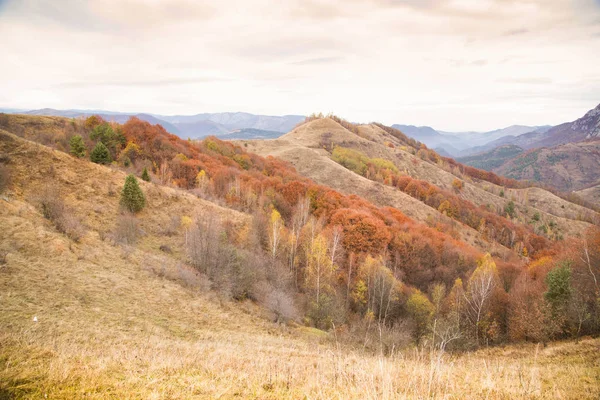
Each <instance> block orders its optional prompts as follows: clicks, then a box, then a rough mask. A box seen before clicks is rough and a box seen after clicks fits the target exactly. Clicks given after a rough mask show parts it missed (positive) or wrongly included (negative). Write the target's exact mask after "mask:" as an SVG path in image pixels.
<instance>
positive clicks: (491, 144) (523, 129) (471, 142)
mask: <svg viewBox="0 0 600 400" xmlns="http://www.w3.org/2000/svg"><path fill="white" fill-rule="evenodd" d="M393 127H394V128H396V129H399V130H401V131H402V132H403V133H404V134H406V135H408V136H410V137H412V138H414V139H416V140H418V141H419V142H421V143H424V144H426V145H427V146H428V147H430V148H432V149H434V150H436V151H438V152H439V153H440V154H442V155H449V156H451V157H459V156H462V157H464V156H469V155H472V154H477V153H480V152H484V151H487V150H490V149H493V148H495V147H497V146H501V145H505V144H508V143H510V140H508V141H506V138H515V137H517V136H520V135H523V134H526V133H529V132H540V133H541V132H546V131H548V130H549V129H550V128H552V127H551V126H524V125H512V126H509V127H507V128H503V129H496V130H493V131H489V132H444V131H437V130H435V129H433V128H431V127H429V126H413V125H399V124H396V125H393Z"/></svg>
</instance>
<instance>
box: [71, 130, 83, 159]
mask: <svg viewBox="0 0 600 400" xmlns="http://www.w3.org/2000/svg"><path fill="white" fill-rule="evenodd" d="M69 146H70V147H71V154H72V155H74V156H75V157H78V158H82V157H85V143H83V138H82V137H81V135H75V136H73V137H72V138H71V140H70V141H69Z"/></svg>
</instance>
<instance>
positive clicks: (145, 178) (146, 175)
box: [142, 167, 150, 182]
mask: <svg viewBox="0 0 600 400" xmlns="http://www.w3.org/2000/svg"><path fill="white" fill-rule="evenodd" d="M142 179H143V180H145V181H146V182H150V174H148V168H146V167H144V170H143V171H142Z"/></svg>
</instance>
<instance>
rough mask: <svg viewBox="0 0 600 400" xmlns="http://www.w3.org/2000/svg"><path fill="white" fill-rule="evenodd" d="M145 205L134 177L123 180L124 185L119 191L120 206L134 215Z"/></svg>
mask: <svg viewBox="0 0 600 400" xmlns="http://www.w3.org/2000/svg"><path fill="white" fill-rule="evenodd" d="M145 205H146V197H145V196H144V192H142V189H141V188H140V185H139V184H138V181H137V179H136V178H135V176H134V175H128V176H127V178H125V185H123V190H122V191H121V206H122V207H123V208H125V209H126V210H127V211H130V212H132V213H136V212H138V211H141V210H142V209H143V208H144V206H145Z"/></svg>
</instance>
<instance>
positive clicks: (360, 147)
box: [244, 118, 596, 243]
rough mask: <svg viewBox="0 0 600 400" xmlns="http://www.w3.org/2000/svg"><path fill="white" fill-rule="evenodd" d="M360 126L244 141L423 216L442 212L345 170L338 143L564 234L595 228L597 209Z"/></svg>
mask: <svg viewBox="0 0 600 400" xmlns="http://www.w3.org/2000/svg"><path fill="white" fill-rule="evenodd" d="M355 129H356V132H352V131H351V130H349V129H347V128H345V127H344V126H342V125H340V124H339V123H338V122H336V121H333V120H331V119H327V118H322V119H316V120H313V121H310V122H308V123H306V124H304V125H301V126H299V127H298V128H296V129H295V130H293V131H292V132H290V133H288V134H286V135H284V136H283V137H281V138H280V139H277V140H273V141H248V142H244V143H245V145H247V146H248V149H250V150H251V151H254V152H257V153H258V154H261V155H274V156H277V157H280V158H283V159H285V160H286V161H289V162H291V163H292V164H293V165H294V166H295V167H296V168H297V169H298V171H299V172H300V173H301V174H303V175H306V176H309V177H311V178H312V179H314V180H316V181H317V182H319V183H322V184H324V185H328V186H331V187H335V188H337V189H338V190H342V191H344V192H346V193H355V194H358V195H360V196H363V197H365V198H368V199H369V200H371V201H373V202H375V203H377V204H384V205H392V206H394V207H397V208H398V209H400V210H402V211H403V212H405V213H406V214H407V215H410V216H412V217H413V218H417V219H420V220H426V218H428V217H429V216H440V213H439V212H438V210H437V209H432V208H431V207H430V206H428V205H426V204H424V203H423V202H422V201H419V200H418V199H415V198H413V197H411V196H407V195H406V194H405V193H402V192H401V191H399V190H393V189H392V190H390V188H387V187H385V185H377V186H375V185H374V184H373V183H368V179H367V180H364V179H362V180H361V179H359V178H358V177H356V174H354V173H352V172H351V171H348V170H346V171H343V170H341V169H340V168H339V166H335V165H334V164H335V163H332V161H333V160H331V152H332V151H333V149H334V147H336V146H337V147H341V148H348V149H354V150H357V151H360V152H361V153H362V154H365V155H366V156H369V157H370V158H381V159H385V160H388V161H391V162H393V163H394V165H395V166H396V167H397V168H398V170H399V171H400V172H401V174H404V175H407V176H409V177H412V178H414V179H418V180H422V181H425V182H428V183H430V184H432V185H435V186H436V187H438V188H440V189H443V190H447V191H451V192H454V191H455V188H454V186H453V183H454V181H455V180H456V179H459V180H461V181H462V182H463V188H462V189H461V191H460V197H461V198H462V199H464V200H466V201H468V202H470V203H472V204H475V205H477V206H483V207H486V208H488V209H490V210H493V211H494V212H499V213H502V210H503V209H504V207H505V206H506V204H507V203H508V202H510V201H513V202H514V203H515V207H516V210H517V212H516V214H515V219H516V221H517V222H520V223H522V224H525V225H527V224H529V221H530V218H531V215H533V214H535V213H540V215H542V216H543V220H544V221H546V222H547V223H549V222H550V221H552V222H553V223H554V224H556V227H557V229H558V230H560V235H563V236H569V235H573V236H576V235H578V234H579V233H581V232H582V231H585V229H587V228H588V227H589V226H590V225H589V224H588V223H586V222H583V221H581V220H582V219H585V220H591V219H593V218H595V215H596V214H595V213H594V212H593V211H592V210H590V209H588V208H585V207H582V206H579V205H576V204H573V203H570V202H568V201H565V200H563V199H560V198H558V197H557V196H556V195H554V194H552V193H549V192H547V191H545V190H542V189H539V188H533V187H532V188H523V189H518V188H514V189H511V188H506V187H502V186H498V185H496V184H494V183H491V182H488V181H482V180H479V179H473V178H471V177H469V176H468V175H465V174H463V173H462V172H461V171H460V170H459V169H458V168H454V167H452V166H451V165H446V166H444V165H443V163H444V161H443V160H442V159H440V158H439V157H438V162H437V163H434V162H431V161H429V160H428V159H425V160H424V159H423V158H422V157H421V155H420V154H419V151H420V148H419V146H418V144H417V143H416V142H414V140H412V139H411V140H410V141H409V140H404V139H402V138H400V139H398V138H397V137H394V136H393V135H391V134H389V133H388V132H386V131H384V130H382V129H381V128H380V127H379V126H377V125H361V126H357V127H356V128H355ZM394 197H396V198H397V200H396V199H394ZM440 218H444V217H443V216H441V217H440ZM534 228H537V227H534ZM462 229H467V231H463V232H462V238H463V240H467V241H468V240H469V239H468V237H469V236H473V235H475V237H476V236H477V235H478V233H477V232H472V231H470V232H469V231H468V227H466V228H463V227H461V229H459V232H460V231H461V230H462ZM478 242H479V243H483V242H484V241H482V240H479V241H478Z"/></svg>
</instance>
